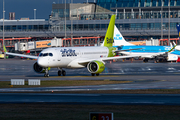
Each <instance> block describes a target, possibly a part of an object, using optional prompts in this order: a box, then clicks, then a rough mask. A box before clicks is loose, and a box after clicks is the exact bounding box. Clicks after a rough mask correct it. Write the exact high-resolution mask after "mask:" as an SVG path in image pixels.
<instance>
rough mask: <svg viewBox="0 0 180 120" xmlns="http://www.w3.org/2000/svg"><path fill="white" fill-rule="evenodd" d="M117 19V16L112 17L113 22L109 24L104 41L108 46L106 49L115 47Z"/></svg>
mask: <svg viewBox="0 0 180 120" xmlns="http://www.w3.org/2000/svg"><path fill="white" fill-rule="evenodd" d="M115 18H116V15H112V16H111V20H110V22H109V26H108V29H107V32H106V36H105V39H104V46H106V47H112V45H113V34H114V25H115Z"/></svg>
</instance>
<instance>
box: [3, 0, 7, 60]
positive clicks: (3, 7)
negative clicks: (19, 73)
mask: <svg viewBox="0 0 180 120" xmlns="http://www.w3.org/2000/svg"><path fill="white" fill-rule="evenodd" d="M4 13H5V11H4V0H3V51H4V59H6V53H5V49H4V46H5V43H4V18H5V17H4Z"/></svg>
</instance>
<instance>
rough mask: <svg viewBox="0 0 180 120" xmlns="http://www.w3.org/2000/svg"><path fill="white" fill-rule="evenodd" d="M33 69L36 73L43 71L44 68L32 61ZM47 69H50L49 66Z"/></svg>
mask: <svg viewBox="0 0 180 120" xmlns="http://www.w3.org/2000/svg"><path fill="white" fill-rule="evenodd" d="M33 69H34V71H35V72H37V73H45V68H43V67H41V66H39V65H38V63H37V62H36V63H34V65H33ZM48 70H50V68H48Z"/></svg>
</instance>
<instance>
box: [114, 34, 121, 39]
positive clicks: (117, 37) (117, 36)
mask: <svg viewBox="0 0 180 120" xmlns="http://www.w3.org/2000/svg"><path fill="white" fill-rule="evenodd" d="M114 40H122V37H121V35H120V34H116V36H115V37H114Z"/></svg>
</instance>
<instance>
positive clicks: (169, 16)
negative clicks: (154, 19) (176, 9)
mask: <svg viewBox="0 0 180 120" xmlns="http://www.w3.org/2000/svg"><path fill="white" fill-rule="evenodd" d="M170 5H171V3H170V0H169V31H168V45H170V15H171V14H170V12H171V11H170Z"/></svg>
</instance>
